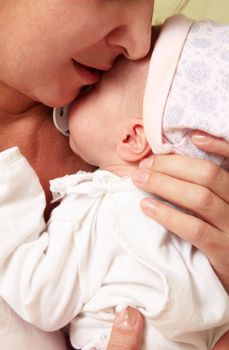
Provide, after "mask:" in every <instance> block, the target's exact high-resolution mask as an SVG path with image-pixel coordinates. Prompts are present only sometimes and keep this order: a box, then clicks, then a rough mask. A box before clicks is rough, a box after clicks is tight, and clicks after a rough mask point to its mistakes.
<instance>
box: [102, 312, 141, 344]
mask: <svg viewBox="0 0 229 350" xmlns="http://www.w3.org/2000/svg"><path fill="white" fill-rule="evenodd" d="M143 325H144V319H143V316H142V314H141V313H140V312H139V311H138V310H137V309H133V308H130V307H128V308H127V309H125V310H124V311H122V312H120V313H117V315H116V318H115V322H114V325H113V328H112V331H111V336H110V341H109V344H108V348H107V350H140V349H141V344H142V337H143Z"/></svg>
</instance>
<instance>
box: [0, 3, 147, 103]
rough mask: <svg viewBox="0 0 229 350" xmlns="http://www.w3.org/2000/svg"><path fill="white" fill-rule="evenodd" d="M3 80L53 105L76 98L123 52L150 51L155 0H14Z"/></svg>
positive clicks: (6, 25) (6, 13)
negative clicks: (81, 90) (82, 89)
mask: <svg viewBox="0 0 229 350" xmlns="http://www.w3.org/2000/svg"><path fill="white" fill-rule="evenodd" d="M4 3H6V4H4V5H1V6H0V14H1V23H0V31H1V39H0V52H1V61H0V66H2V68H1V70H0V80H1V81H3V82H5V83H6V84H8V85H10V86H12V87H13V88H15V89H17V90H19V91H20V92H22V93H24V94H25V95H27V96H29V97H31V98H33V99H35V100H38V101H41V102H43V103H45V104H47V105H50V106H60V105H64V104H66V103H68V102H70V101H71V100H72V99H73V98H74V97H75V96H76V95H77V93H78V92H79V90H80V88H81V87H82V86H84V85H88V84H92V83H94V82H95V81H96V80H97V79H98V78H99V74H98V71H96V70H93V69H88V67H91V68H95V69H99V70H108V69H109V68H110V67H111V66H112V64H113V62H114V60H115V58H116V57H117V56H119V55H121V54H123V55H125V56H126V57H129V58H130V59H138V58H140V57H142V56H144V55H146V53H147V51H148V49H149V46H150V27H151V16H152V9H153V0H32V1H28V0H8V1H5V2H4Z"/></svg>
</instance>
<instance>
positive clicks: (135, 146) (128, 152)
mask: <svg viewBox="0 0 229 350" xmlns="http://www.w3.org/2000/svg"><path fill="white" fill-rule="evenodd" d="M117 152H118V155H119V157H121V158H122V159H123V160H125V161H127V162H137V161H140V160H141V159H143V158H145V157H146V156H147V155H148V154H149V153H150V152H151V149H150V146H149V144H148V142H147V140H146V137H145V133H144V128H143V125H142V121H141V119H140V120H139V119H138V120H136V122H135V123H133V124H132V125H130V126H129V130H128V131H127V132H126V134H124V135H123V137H122V138H121V140H120V141H119V143H118V144H117Z"/></svg>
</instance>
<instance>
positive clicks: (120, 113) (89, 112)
mask: <svg viewBox="0 0 229 350" xmlns="http://www.w3.org/2000/svg"><path fill="white" fill-rule="evenodd" d="M129 65H132V66H134V67H131V69H132V68H134V70H135V72H136V70H137V69H138V62H131V61H129V60H127V59H126V58H120V59H119V60H118V62H116V64H115V66H114V68H113V69H112V70H111V71H109V72H107V73H105V74H104V75H103V77H102V78H101V79H100V81H99V82H98V83H97V84H96V85H95V86H94V87H93V88H92V89H91V90H90V91H89V92H87V93H85V94H84V95H82V96H81V97H80V98H78V99H77V101H76V102H75V104H74V105H73V107H72V110H71V113H70V118H69V130H70V145H71V148H72V149H73V151H74V152H75V153H77V154H78V155H80V156H81V157H82V158H83V159H84V160H85V161H87V162H88V163H90V164H93V165H96V166H100V167H101V166H103V164H104V163H106V162H107V161H111V159H114V158H115V152H116V145H117V142H118V140H119V139H120V137H122V133H123V132H124V128H125V124H126V122H127V120H128V118H129V117H130V116H131V115H132V113H135V112H136V111H134V110H135V109H136V106H137V103H136V102H137V101H136V100H137V99H138V96H139V98H140V96H142V94H137V96H135V98H133V86H132V85H133V84H135V90H136V81H134V82H133V84H132V75H131V74H130V73H131V69H129V68H130V67H129ZM135 80H136V78H135ZM141 85H142V84H140V86H141ZM139 102H140V101H139ZM140 103H141V104H142V101H141V102H140Z"/></svg>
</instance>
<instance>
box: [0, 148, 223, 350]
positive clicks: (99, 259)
mask: <svg viewBox="0 0 229 350" xmlns="http://www.w3.org/2000/svg"><path fill="white" fill-rule="evenodd" d="M51 190H52V191H53V193H54V197H55V198H56V199H62V200H61V203H60V205H59V206H58V207H57V208H56V209H54V210H53V212H52V215H51V218H50V220H49V223H48V224H47V225H46V224H45V222H44V219H43V215H42V214H43V210H44V207H45V197H44V192H43V190H42V187H41V185H40V183H39V181H38V178H37V176H36V174H35V172H34V171H33V169H32V168H31V167H30V165H29V163H28V162H27V161H26V159H25V158H24V157H22V155H21V154H20V152H19V150H18V148H16V147H15V148H12V149H9V150H6V151H5V152H2V153H0V235H1V245H0V295H1V297H3V298H4V299H5V300H6V301H7V303H9V305H10V306H11V307H12V308H13V309H14V310H15V311H16V312H17V313H18V314H19V315H20V316H21V317H22V318H24V319H25V320H27V321H28V322H31V323H32V324H34V325H36V326H38V327H40V328H42V329H45V330H55V329H59V328H61V327H63V326H65V325H67V324H68V323H70V337H71V342H72V345H73V346H74V347H75V348H82V349H84V350H88V349H92V348H93V347H95V348H96V349H97V350H105V349H106V345H107V339H108V337H109V334H110V330H111V326H112V322H113V320H114V313H115V308H116V306H117V305H131V306H134V307H137V308H138V309H139V310H140V311H141V312H142V313H143V315H144V316H145V320H146V327H145V334H144V344H143V347H142V349H145V350H151V349H152V347H153V346H154V347H155V349H157V350H165V349H166V350H210V349H211V348H212V346H213V345H214V344H215V343H216V342H217V340H218V339H219V338H220V337H221V336H222V335H223V334H224V332H226V331H227V330H228V329H229V297H228V295H227V293H226V292H225V290H224V288H223V287H222V285H221V283H220V282H219V280H218V278H217V276H216V275H215V273H214V271H213V269H212V268H211V266H210V264H209V262H208V259H207V258H206V257H205V256H204V255H203V254H202V253H201V252H200V251H199V250H197V249H195V248H194V247H192V246H191V245H190V244H189V243H187V242H185V241H183V240H181V239H179V238H178V237H177V236H176V235H173V234H172V233H171V232H168V231H167V230H166V229H165V228H164V227H162V226H161V225H159V224H158V223H156V222H154V221H153V220H151V219H150V218H148V217H146V216H145V215H144V214H143V212H142V211H141V209H140V205H139V203H140V200H141V199H142V198H143V197H145V195H146V194H145V193H143V192H141V191H140V190H139V189H137V188H136V187H135V186H134V185H133V184H132V182H131V179H130V178H129V177H124V178H119V177H118V176H116V175H113V174H112V173H110V172H107V171H102V170H98V171H96V172H94V173H85V172H80V173H78V174H76V175H72V176H65V177H63V178H59V179H56V180H54V181H52V182H51ZM184 230H185V227H184Z"/></svg>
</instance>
